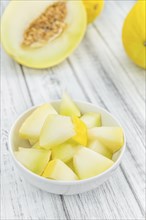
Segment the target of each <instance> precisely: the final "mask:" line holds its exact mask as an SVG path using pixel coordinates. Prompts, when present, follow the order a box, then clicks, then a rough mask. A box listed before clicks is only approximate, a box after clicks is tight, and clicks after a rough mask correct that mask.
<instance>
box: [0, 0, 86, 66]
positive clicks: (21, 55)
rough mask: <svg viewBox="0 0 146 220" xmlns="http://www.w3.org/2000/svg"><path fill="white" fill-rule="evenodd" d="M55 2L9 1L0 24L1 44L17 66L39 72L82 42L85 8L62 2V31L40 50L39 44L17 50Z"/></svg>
mask: <svg viewBox="0 0 146 220" xmlns="http://www.w3.org/2000/svg"><path fill="white" fill-rule="evenodd" d="M57 2H59V1H56V0H55V1H54V0H49V1H48V0H43V1H40V0H36V1H34V0H29V1H24V0H17V1H16V0H12V1H10V3H9V4H8V6H7V8H6V10H5V11H4V14H3V16H2V20H1V29H2V31H1V42H2V45H3V47H4V49H5V51H6V52H7V53H8V54H9V55H10V56H11V57H12V58H13V59H14V60H16V61H17V62H18V63H20V64H22V65H25V66H28V67H32V68H40V69H41V68H47V67H50V66H54V65H56V64H58V63H60V62H62V61H63V60H64V59H65V58H66V57H67V56H69V55H70V53H72V51H73V50H74V49H75V48H76V47H77V46H78V44H79V43H80V41H81V40H82V38H83V36H84V33H85V31H86V25H87V23H86V22H87V21H86V20H87V15H86V11H85V7H84V5H83V3H82V1H66V9H67V15H66V17H65V20H64V22H65V29H64V31H63V32H61V33H60V34H59V35H58V36H57V37H54V38H51V40H49V41H48V42H46V43H45V44H44V45H43V46H41V45H40V47H39V43H38V47H37V48H33V47H32V48H31V47H30V48H23V47H22V46H21V43H22V42H23V38H24V32H25V31H26V30H27V28H28V27H29V26H30V25H31V24H32V23H33V21H35V20H37V18H39V17H40V16H41V15H42V14H43V13H44V12H45V11H46V9H47V8H48V7H49V6H51V5H53V4H55V3H57ZM24 12H27V13H24ZM14 15H15V16H14Z"/></svg>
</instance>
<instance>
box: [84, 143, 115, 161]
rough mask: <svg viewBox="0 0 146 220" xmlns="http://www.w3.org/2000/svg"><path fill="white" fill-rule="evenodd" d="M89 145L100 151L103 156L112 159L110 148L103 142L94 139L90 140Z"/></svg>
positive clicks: (92, 148)
mask: <svg viewBox="0 0 146 220" xmlns="http://www.w3.org/2000/svg"><path fill="white" fill-rule="evenodd" d="M88 147H89V148H90V149H91V150H93V151H95V152H97V153H99V154H102V155H103V156H105V157H107V158H109V159H112V153H111V152H110V151H109V149H108V148H106V147H105V146H104V145H103V144H101V143H100V142H99V141H98V140H93V141H89V143H88Z"/></svg>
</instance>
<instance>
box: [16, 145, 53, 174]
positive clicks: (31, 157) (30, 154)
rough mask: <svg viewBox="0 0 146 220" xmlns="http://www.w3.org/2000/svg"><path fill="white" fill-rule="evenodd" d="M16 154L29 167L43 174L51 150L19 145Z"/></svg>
mask: <svg viewBox="0 0 146 220" xmlns="http://www.w3.org/2000/svg"><path fill="white" fill-rule="evenodd" d="M15 156H16V158H17V160H18V161H19V162H20V163H22V164H23V165H24V166H25V167H26V168H27V169H29V170H31V171H32V172H34V173H36V174H38V175H41V174H42V172H43V171H44V169H45V168H46V166H47V164H48V162H49V160H50V156H51V151H46V150H40V149H39V150H38V149H33V148H20V147H19V150H18V151H16V152H15Z"/></svg>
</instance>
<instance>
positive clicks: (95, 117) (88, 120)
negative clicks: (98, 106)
mask: <svg viewBox="0 0 146 220" xmlns="http://www.w3.org/2000/svg"><path fill="white" fill-rule="evenodd" d="M81 120H82V121H83V122H84V123H85V124H86V126H87V128H93V127H100V126H102V122H101V114H100V113H96V112H87V113H85V114H84V115H83V116H82V117H81Z"/></svg>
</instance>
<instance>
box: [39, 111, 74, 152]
mask: <svg viewBox="0 0 146 220" xmlns="http://www.w3.org/2000/svg"><path fill="white" fill-rule="evenodd" d="M75 134H76V132H75V129H74V126H73V123H72V121H71V118H70V117H66V116H61V115H49V116H48V118H47V119H46V121H45V123H44V126H43V128H42V130H41V134H40V140H39V144H40V147H42V148H45V149H50V148H53V147H55V146H58V145H60V144H63V143H64V142H66V141H67V140H69V139H70V138H71V137H73V136H75Z"/></svg>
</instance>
